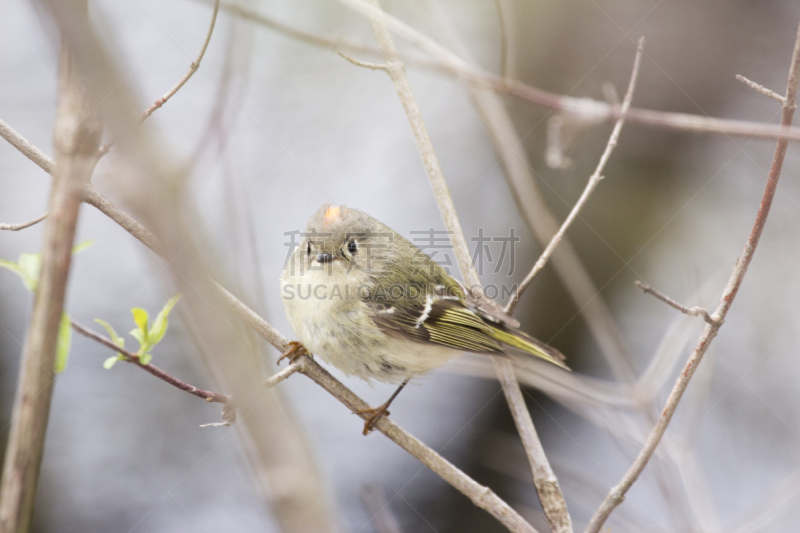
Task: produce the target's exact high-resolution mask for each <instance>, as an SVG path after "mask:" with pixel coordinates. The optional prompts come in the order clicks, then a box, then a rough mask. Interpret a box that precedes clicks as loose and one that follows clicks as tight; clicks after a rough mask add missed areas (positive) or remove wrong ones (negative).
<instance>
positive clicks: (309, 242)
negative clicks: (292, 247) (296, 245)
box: [306, 241, 311, 257]
mask: <svg viewBox="0 0 800 533" xmlns="http://www.w3.org/2000/svg"><path fill="white" fill-rule="evenodd" d="M306 253H307V254H308V256H309V257H311V241H308V249H307V250H306Z"/></svg>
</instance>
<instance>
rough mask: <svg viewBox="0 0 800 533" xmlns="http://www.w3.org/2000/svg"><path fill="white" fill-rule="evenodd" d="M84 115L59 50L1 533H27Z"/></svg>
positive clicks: (82, 173)
mask: <svg viewBox="0 0 800 533" xmlns="http://www.w3.org/2000/svg"><path fill="white" fill-rule="evenodd" d="M71 8H72V9H75V10H86V0H83V1H80V0H79V1H77V2H72V5H71ZM91 109H92V108H91V106H90V105H89V102H88V101H87V98H86V94H85V87H84V86H83V84H82V83H81V80H80V79H79V77H78V74H77V69H76V68H75V64H74V62H73V61H72V57H71V54H70V53H69V52H68V50H67V47H66V46H65V45H63V44H62V48H61V59H60V62H59V76H58V105H57V110H56V119H55V126H54V132H53V144H54V145H55V147H56V164H55V165H54V166H53V167H51V168H52V169H53V171H52V173H53V183H52V189H51V193H50V206H49V210H50V213H51V215H50V218H49V219H48V221H47V224H46V225H45V230H44V240H43V244H42V266H41V271H40V273H39V279H38V287H37V289H36V296H35V301H34V305H33V311H32V313H31V318H30V325H29V327H28V334H27V338H26V341H25V347H24V349H23V352H22V361H21V364H20V377H19V383H18V385H17V392H16V397H15V399H14V410H13V416H12V417H11V420H12V421H11V430H10V433H9V437H8V445H7V447H6V450H5V462H4V465H3V475H2V481H1V482H0V524H2V530H3V532H5V533H23V532H27V531H28V529H29V528H30V524H31V519H32V517H33V504H34V499H35V497H36V486H37V483H38V478H39V471H40V468H41V464H42V452H43V449H44V440H45V435H46V431H47V420H48V417H49V415H50V400H51V398H52V395H53V386H54V384H55V376H54V365H55V360H56V350H57V345H58V333H59V329H60V324H61V320H62V315H63V307H64V299H65V297H66V292H67V278H68V277H69V269H70V261H71V257H72V243H73V240H74V238H75V227H76V225H77V222H78V211H79V210H80V204H81V190H82V186H83V183H84V182H85V181H88V179H89V177H90V176H91V174H92V171H93V169H94V162H95V159H94V153H95V151H96V150H97V147H98V145H99V144H100V137H101V135H102V130H101V126H100V122H99V120H98V119H97V116H96V115H94V114H92V113H91ZM15 146H17V145H15ZM22 146H23V147H22V148H20V147H19V146H17V147H18V148H20V150H21V151H23V153H25V155H27V156H28V157H32V155H34V156H38V155H40V154H41V153H40V152H38V151H37V150H35V149H34V150H31V149H30V148H31V145H30V144H29V143H27V144H25V143H23V145H22ZM23 148H24V149H23ZM41 155H43V154H41ZM38 159H39V160H42V159H41V158H40V157H39V158H38Z"/></svg>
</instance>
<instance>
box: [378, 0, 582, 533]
mask: <svg viewBox="0 0 800 533" xmlns="http://www.w3.org/2000/svg"><path fill="white" fill-rule="evenodd" d="M370 3H371V6H372V7H373V10H372V11H371V12H370V14H369V19H370V23H371V24H372V31H373V33H374V34H375V39H376V41H377V43H378V46H379V47H380V48H381V51H382V53H383V58H384V61H385V62H386V66H387V70H386V72H387V73H388V74H389V77H390V78H391V80H392V82H393V83H394V86H395V90H396V91H397V95H398V97H399V98H400V103H401V104H402V105H403V109H404V110H405V112H406V115H407V116H408V121H409V124H410V125H411V130H412V132H413V134H414V138H415V140H416V141H417V148H418V149H419V152H420V155H421V156H422V160H423V163H424V165H425V170H426V172H427V174H428V178H429V180H430V183H431V188H432V189H433V193H434V196H435V198H436V202H437V204H438V206H439V212H440V213H441V215H442V218H443V219H444V222H445V224H446V226H447V229H448V230H450V238H451V240H452V242H453V246H454V249H455V253H456V257H457V259H458V264H459V267H460V269H461V272H462V274H463V275H464V279H465V281H466V282H467V284H468V285H469V286H470V287H478V288H479V287H480V286H481V285H480V278H479V277H478V274H477V272H476V271H475V269H474V266H473V264H472V260H471V257H470V253H469V247H468V246H467V241H466V239H465V238H464V232H463V230H462V229H461V223H460V222H459V220H458V214H457V212H456V209H455V204H454V203H453V199H452V198H451V196H450V191H449V190H448V188H447V183H446V181H445V179H444V175H443V174H442V170H441V167H440V165H439V160H438V158H437V157H436V152H435V151H434V148H433V143H432V142H431V139H430V135H429V134H428V130H427V128H426V127H425V122H424V121H423V119H422V114H421V113H420V111H419V107H418V106H417V103H416V100H415V98H414V94H413V93H412V91H411V85H410V84H409V82H408V77H407V76H406V71H405V66H404V65H403V63H402V62H401V61H400V59H399V56H398V54H397V50H396V49H395V47H394V43H393V42H392V38H391V35H390V34H389V29H388V27H387V25H386V23H385V18H384V16H385V13H384V12H383V10H381V9H380V4H379V2H378V0H371V2H370ZM492 361H493V363H494V365H495V371H496V372H497V378H498V380H499V381H500V384H501V386H502V388H503V393H504V394H505V397H506V400H507V402H508V405H509V409H510V410H511V414H512V415H513V417H514V422H515V424H516V426H517V430H518V431H519V433H520V438H521V440H522V444H523V446H524V447H525V452H526V454H527V457H528V461H529V462H530V465H531V471H532V474H533V483H534V486H535V488H536V492H537V494H538V495H539V500H540V501H541V504H542V508H543V509H544V513H545V516H546V517H547V521H548V523H549V525H550V528H551V529H552V530H553V531H554V532H556V533H571V531H572V523H571V519H570V516H569V513H568V512H567V505H566V502H565V501H564V496H563V495H562V493H561V489H560V488H559V486H558V479H557V478H556V476H555V474H554V473H553V470H552V468H551V467H550V463H549V462H548V461H547V456H546V455H545V453H544V449H543V447H542V444H541V442H540V441H539V437H538V435H537V434H536V428H535V427H534V425H533V420H532V419H531V415H530V413H529V412H528V407H527V405H526V404H525V398H524V397H523V395H522V389H521V388H520V386H519V383H518V382H517V379H516V376H515V374H514V369H513V366H512V363H511V361H510V360H508V359H507V358H501V357H494V358H492Z"/></svg>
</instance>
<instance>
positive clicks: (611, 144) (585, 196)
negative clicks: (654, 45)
mask: <svg viewBox="0 0 800 533" xmlns="http://www.w3.org/2000/svg"><path fill="white" fill-rule="evenodd" d="M643 51H644V37H641V38H640V39H639V45H638V47H637V49H636V57H635V59H634V60H633V70H632V72H631V79H630V82H629V83H628V91H627V93H626V94H625V98H624V100H623V101H622V107H621V108H620V112H621V114H620V118H619V119H617V123H616V124H615V125H614V129H613V130H612V132H611V137H609V139H608V144H606V149H605V150H604V151H603V155H602V156H600V161H599V162H598V163H597V168H596V169H595V171H594V174H592V175H591V177H589V182H588V183H587V184H586V188H585V189H584V190H583V193H582V194H581V196H580V198H579V199H578V201H577V203H576V204H575V206H574V207H573V208H572V211H570V213H569V216H567V218H566V220H564V223H563V224H561V227H560V228H559V230H558V231H557V232H556V234H555V235H553V238H552V239H550V244H548V245H547V248H545V249H544V252H542V255H541V256H540V257H539V259H538V260H537V261H536V263H535V264H534V265H533V268H532V269H531V271H530V272H529V273H528V275H527V276H525V279H524V280H522V283H520V285H519V287H517V290H516V291H514V295H513V296H512V297H511V300H509V302H508V305H506V309H505V311H506V313H511V312H512V311H513V310H514V307H516V305H517V302H518V301H519V296H520V295H521V294H522V292H523V291H524V290H525V289H526V288H527V287H528V285H530V283H531V281H533V278H534V277H535V276H536V274H538V273H539V271H540V270H542V269H543V268H544V266H545V264H547V260H548V259H550V256H551V255H553V252H554V251H555V249H556V246H558V243H559V242H561V239H562V238H563V237H564V234H565V233H566V232H567V229H568V228H569V226H570V225H571V224H572V222H573V220H575V218H577V216H578V213H580V211H581V209H583V206H584V205H586V202H587V201H588V200H589V196H590V195H591V194H592V191H594V189H595V187H596V186H597V184H598V183H600V180H601V179H603V175H602V173H603V169H605V166H606V163H607V162H608V159H609V157H611V152H612V151H613V150H614V148H615V147H616V146H617V142H618V141H619V135H620V132H621V131H622V126H623V124H624V123H625V114H626V113H627V112H628V110H629V109H630V107H631V101H633V91H634V89H635V88H636V79H637V78H638V77H639V66H640V65H641V63H642V52H643Z"/></svg>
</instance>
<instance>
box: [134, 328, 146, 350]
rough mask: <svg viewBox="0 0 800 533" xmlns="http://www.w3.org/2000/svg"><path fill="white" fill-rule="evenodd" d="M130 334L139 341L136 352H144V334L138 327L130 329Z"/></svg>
mask: <svg viewBox="0 0 800 533" xmlns="http://www.w3.org/2000/svg"><path fill="white" fill-rule="evenodd" d="M131 335H132V336H133V338H134V339H136V340H137V341H139V349H138V350H136V353H138V354H139V355H141V354H142V353H144V350H145V348H147V341H146V340H145V338H144V334H143V333H142V330H140V329H132V330H131Z"/></svg>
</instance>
